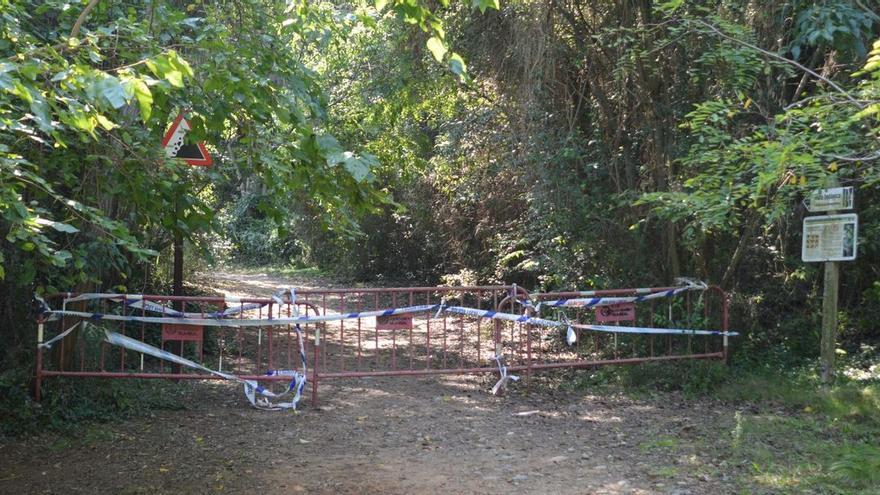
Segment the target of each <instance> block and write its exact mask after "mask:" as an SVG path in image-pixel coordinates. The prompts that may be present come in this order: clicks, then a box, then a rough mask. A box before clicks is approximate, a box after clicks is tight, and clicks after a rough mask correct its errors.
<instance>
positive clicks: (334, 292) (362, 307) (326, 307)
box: [36, 285, 727, 403]
mask: <svg viewBox="0 0 880 495" xmlns="http://www.w3.org/2000/svg"><path fill="white" fill-rule="evenodd" d="M667 290H669V288H651V289H621V290H610V291H595V292H591V293H584V292H577V293H543V294H531V295H529V294H528V293H527V292H526V291H525V290H523V289H522V288H518V287H516V286H507V285H502V286H478V287H409V288H390V289H379V288H353V289H321V290H312V289H308V290H299V291H296V299H295V302H294V303H293V304H291V301H290V300H289V299H286V300H284V301H282V302H281V303H280V304H279V302H278V301H277V300H275V299H269V298H240V299H238V298H223V297H189V296H184V297H173V296H130V295H129V296H125V295H120V296H118V297H116V298H115V300H109V299H94V300H88V301H82V302H69V303H67V304H64V303H63V301H64V300H65V299H70V298H71V297H74V296H76V295H75V294H56V295H54V296H52V297H50V298H47V302H48V303H49V305H50V306H51V307H53V308H56V309H58V308H60V307H62V306H64V307H65V308H66V309H67V310H71V309H76V310H77V311H81V312H85V313H89V314H92V313H94V314H96V315H103V314H127V315H133V314H134V315H141V316H149V314H148V313H147V312H146V309H144V307H143V306H142V307H141V309H137V310H131V309H128V310H126V309H125V308H130V306H129V304H128V303H130V302H131V301H135V300H143V301H148V302H150V303H155V304H157V305H161V307H168V308H169V309H168V311H169V312H170V311H172V310H171V309H170V305H172V304H175V305H177V307H178V309H181V310H182V311H185V312H190V313H192V314H195V315H196V316H197V315H202V316H208V317H210V316H211V315H215V314H216V313H217V312H218V311H222V310H224V309H227V308H238V309H240V310H241V311H240V312H238V313H237V314H236V316H235V318H239V319H260V320H265V322H266V324H265V325H261V326H258V327H252V326H251V327H242V326H239V327H229V326H211V325H206V326H205V327H204V330H203V331H202V332H195V331H194V330H192V329H189V332H188V333H187V332H177V331H175V329H174V328H170V329H169V328H168V327H166V328H164V329H163V327H162V325H161V324H159V323H151V322H132V321H128V322H126V321H108V320H101V319H95V318H88V317H85V318H83V317H69V316H63V315H62V316H60V317H58V318H57V319H54V320H52V321H48V320H46V321H39V322H38V332H37V333H38V335H37V341H38V347H37V363H36V397H37V399H39V397H40V393H41V384H42V380H43V379H45V378H47V377H54V376H69V377H104V378H170V379H198V380H204V379H219V377H217V376H214V375H210V374H206V373H204V372H200V371H198V370H189V369H180V368H179V367H176V365H169V364H167V363H165V362H164V361H162V360H160V359H157V358H154V357H151V356H144V355H142V354H139V353H137V352H134V351H131V350H126V349H124V348H116V347H112V346H110V345H109V344H107V343H106V342H105V341H103V340H102V339H101V338H100V335H99V333H95V332H91V331H89V330H83V327H82V326H80V327H77V328H76V329H75V330H73V331H71V332H70V333H69V334H67V335H66V336H65V337H63V338H61V339H58V340H57V341H56V342H54V343H53V345H52V347H51V349H50V348H46V347H44V346H43V345H41V344H42V343H43V342H44V337H47V336H48V337H54V336H58V335H60V334H61V333H62V332H64V331H65V330H67V329H69V328H71V327H72V326H74V325H77V324H80V322H82V321H84V322H86V327H85V328H86V329H88V328H89V326H92V327H95V326H98V327H103V328H104V329H109V330H112V331H115V332H118V333H121V334H123V335H126V336H128V337H131V338H133V339H137V340H140V341H142V342H145V343H147V344H150V345H153V346H155V347H160V348H162V349H166V350H172V351H174V352H175V353H178V354H181V355H184V356H185V357H188V358H189V359H191V360H193V361H196V362H198V363H200V364H202V365H203V366H205V367H208V368H211V369H214V370H219V371H223V372H227V373H234V374H236V375H239V376H241V377H242V378H245V379H251V380H271V381H283V380H289V377H286V376H266V375H265V373H266V372H267V371H269V370H275V369H278V368H286V369H293V368H298V367H299V366H300V363H299V356H298V354H299V350H298V344H297V340H296V339H297V338H296V333H295V332H294V330H293V326H292V325H290V324H273V323H271V320H272V319H277V318H284V317H289V316H293V315H295V314H296V312H295V308H296V309H297V310H298V311H299V314H300V315H305V316H310V315H333V314H337V313H338V314H350V313H360V312H365V311H374V310H381V309H387V308H398V307H404V306H418V305H439V304H441V303H445V304H446V305H449V306H453V305H454V306H465V307H470V308H476V309H484V310H494V311H499V312H502V311H503V312H507V313H515V314H522V313H523V305H522V304H521V303H522V302H523V301H526V300H530V301H534V302H539V301H546V300H550V299H558V298H563V297H583V296H584V295H585V294H591V297H593V296H597V297H609V296H629V295H644V294H654V293H658V292H663V291H667ZM249 305H250V306H258V307H254V308H252V309H247V308H248V307H250V306H249ZM154 309H155V307H154ZM554 311H556V310H554ZM154 314H155V313H154ZM565 314H566V315H567V318H569V319H570V320H571V321H572V322H573V323H575V326H576V325H577V324H578V323H581V324H585V323H590V322H592V321H593V320H594V319H595V313H594V312H593V310H588V309H580V308H566V309H565ZM160 316H161V314H160ZM554 316H556V317H559V316H561V315H545V317H548V318H554ZM223 321H227V322H229V321H230V320H229V319H224V320H223ZM632 323H633V324H634V325H636V326H643V327H666V328H705V329H716V330H721V331H727V297H726V296H725V294H724V292H723V291H721V290H720V289H718V288H715V287H710V288H709V289H708V290H706V291H701V292H691V291H689V292H685V293H683V294H682V295H681V296H679V297H676V298H668V299H659V300H652V301H651V302H645V303H641V305H639V306H637V309H636V311H635V321H634V322H632ZM301 328H302V330H303V332H304V335H305V348H306V355H307V356H308V358H309V363H308V364H309V366H308V380H309V381H310V382H311V385H312V401H313V403H314V402H315V401H317V394H318V385H319V383H320V382H321V381H323V380H328V379H337V378H355V377H364V376H412V375H431V374H462V373H497V372H498V367H497V364H496V362H495V361H494V360H493V359H494V357H495V356H496V354H498V353H500V354H502V355H503V356H504V361H505V364H507V366H508V369H509V370H510V371H512V372H517V371H525V373H526V377H527V378H528V377H530V376H531V374H532V373H533V372H534V371H539V370H546V369H557V368H583V367H593V366H601V365H608V364H635V363H643V362H651V361H669V360H686V359H725V358H726V355H727V336H726V335H723V336H721V335H710V336H693V335H665V336H654V335H639V334H627V335H618V334H608V333H597V332H591V331H586V330H578V333H580V334H581V335H580V338H579V339H578V343H577V344H576V345H574V346H567V345H566V344H565V338H564V329H555V328H547V327H538V326H534V325H529V324H523V323H514V322H509V321H499V320H491V319H487V318H474V317H470V316H465V315H459V314H450V313H446V312H437V311H423V312H420V313H412V314H409V315H403V316H399V317H394V318H390V319H389V318H373V317H369V318H357V317H353V318H351V319H341V320H339V321H330V322H312V323H308V324H304V325H301ZM194 333H195V334H196V335H193V334H194ZM199 333H201V334H200V335H198V334H199ZM172 339H174V340H172Z"/></svg>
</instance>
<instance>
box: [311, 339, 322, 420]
mask: <svg viewBox="0 0 880 495" xmlns="http://www.w3.org/2000/svg"><path fill="white" fill-rule="evenodd" d="M319 347H321V328H320V326H318V325H315V359H314V364H313V365H312V370H314V371H312V407H316V406H317V405H318V348H319Z"/></svg>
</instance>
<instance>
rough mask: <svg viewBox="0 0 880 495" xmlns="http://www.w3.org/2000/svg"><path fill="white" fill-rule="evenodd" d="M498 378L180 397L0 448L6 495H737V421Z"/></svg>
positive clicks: (199, 392) (254, 278)
mask: <svg viewBox="0 0 880 495" xmlns="http://www.w3.org/2000/svg"><path fill="white" fill-rule="evenodd" d="M215 280H216V282H215V287H216V288H217V289H218V290H221V291H223V292H226V293H227V294H231V295H266V294H269V293H271V292H272V291H273V290H274V289H275V288H276V287H278V286H280V285H284V284H288V285H295V286H298V287H303V286H309V285H319V284H320V283H321V281H320V280H280V279H279V278H277V277H271V276H266V275H244V276H241V275H233V274H224V273H219V274H216V276H215ZM493 381H494V379H493V378H491V377H449V376H447V377H437V378H403V379H401V378H393V379H392V378H381V379H380V378H376V379H361V380H352V381H336V382H330V383H327V384H326V385H323V384H322V388H321V402H320V404H319V406H318V407H317V408H316V407H312V406H311V405H310V404H308V403H306V405H305V408H304V409H303V410H302V411H301V412H298V413H289V412H287V413H286V412H261V411H256V410H253V409H251V408H250V407H248V405H247V403H246V400H245V399H244V397H243V395H242V394H241V392H240V391H239V390H238V387H233V386H231V385H229V384H225V383H221V384H217V383H182V384H180V385H179V386H180V387H187V390H188V391H189V392H190V395H189V398H190V401H189V407H188V409H187V410H183V411H158V412H155V413H154V414H152V415H151V416H150V417H144V418H140V419H135V420H130V421H126V422H121V423H114V424H105V425H97V426H94V427H89V428H87V429H86V430H84V432H83V435H82V436H81V437H79V438H77V439H72V440H65V439H59V438H58V437H57V436H53V435H44V436H41V437H37V438H32V439H27V440H20V441H17V442H14V443H8V444H2V445H0V460H2V463H0V493H15V494H19V493H98V492H100V493H150V494H155V493H244V492H247V493H279V494H281V493H328V494H330V493H351V494H355V493H365V494H372V493H375V494H379V493H383V494H384V493H400V494H404V493H438V494H440V493H443V494H445V493H571V494H576V493H577V494H586V493H596V494H600V493H605V494H624V493H634V494H647V493H663V494H679V495H683V494H704V493H705V494H708V493H713V494H715V493H735V492H737V491H739V490H741V489H743V487H742V486H738V485H737V484H736V483H735V482H734V481H733V479H731V478H729V477H728V474H727V472H728V471H729V470H730V469H729V467H728V466H726V465H725V463H724V462H723V461H722V460H720V459H717V458H714V456H715V455H716V454H715V452H714V447H713V440H712V439H713V438H717V436H719V435H729V434H730V429H731V427H732V416H733V411H731V410H729V409H726V408H724V407H722V406H720V405H718V404H715V403H710V402H694V401H684V400H681V399H680V398H678V397H676V396H669V395H667V396H664V397H663V398H661V399H653V400H638V401H637V400H632V399H626V398H621V397H602V396H590V395H584V394H583V393H579V394H574V393H563V392H559V391H558V390H554V389H553V388H551V387H544V386H541V384H534V385H533V386H532V389H531V391H530V393H529V392H528V391H526V390H525V388H524V387H523V386H521V385H514V386H513V387H511V390H510V392H509V393H508V395H507V396H504V397H493V396H491V395H490V394H488V393H487V389H488V388H490V387H491V384H492V382H493Z"/></svg>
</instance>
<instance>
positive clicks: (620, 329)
mask: <svg viewBox="0 0 880 495" xmlns="http://www.w3.org/2000/svg"><path fill="white" fill-rule="evenodd" d="M572 327H573V328H576V329H578V330H592V331H594V332H606V333H635V334H647V335H721V336H725V335H726V336H728V337H736V336H738V335H739V332H729V331H728V332H725V331H722V330H689V329H686V328H652V327H624V326H615V325H580V324H573V325H572Z"/></svg>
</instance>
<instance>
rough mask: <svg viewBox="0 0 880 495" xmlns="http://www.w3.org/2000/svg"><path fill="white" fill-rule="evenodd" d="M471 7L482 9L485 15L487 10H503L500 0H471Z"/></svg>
mask: <svg viewBox="0 0 880 495" xmlns="http://www.w3.org/2000/svg"><path fill="white" fill-rule="evenodd" d="M471 7H473V8H478V9H480V12H481V13H483V14H485V13H486V9H495V10H501V2H500V1H499V0H471Z"/></svg>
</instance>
